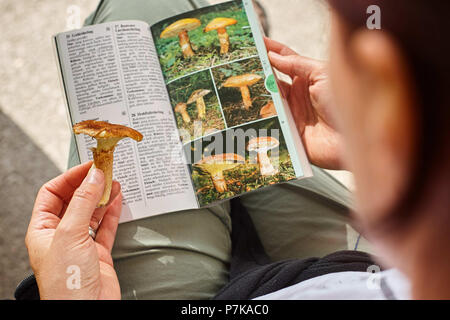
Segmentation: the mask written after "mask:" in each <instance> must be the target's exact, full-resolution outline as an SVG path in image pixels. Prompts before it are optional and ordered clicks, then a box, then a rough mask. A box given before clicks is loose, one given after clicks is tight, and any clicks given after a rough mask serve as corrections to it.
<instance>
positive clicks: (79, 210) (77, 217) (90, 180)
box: [59, 168, 105, 233]
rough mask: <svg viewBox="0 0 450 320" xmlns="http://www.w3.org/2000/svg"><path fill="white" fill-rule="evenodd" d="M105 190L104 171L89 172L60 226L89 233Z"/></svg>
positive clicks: (92, 170)
mask: <svg viewBox="0 0 450 320" xmlns="http://www.w3.org/2000/svg"><path fill="white" fill-rule="evenodd" d="M104 188H105V177H104V175H103V171H102V170H100V169H97V168H92V169H91V170H89V173H88V175H87V176H86V178H84V180H83V182H82V183H81V185H80V186H79V187H78V189H76V190H75V192H74V193H73V196H72V199H71V200H70V203H69V205H68V207H67V210H66V212H65V213H64V216H63V218H62V220H61V222H60V224H59V225H60V226H61V227H62V228H63V229H64V230H71V231H74V232H86V233H87V232H88V227H89V223H90V221H91V217H92V215H93V213H94V210H95V208H96V207H97V205H98V203H99V201H100V199H101V197H102V194H103V189H104Z"/></svg>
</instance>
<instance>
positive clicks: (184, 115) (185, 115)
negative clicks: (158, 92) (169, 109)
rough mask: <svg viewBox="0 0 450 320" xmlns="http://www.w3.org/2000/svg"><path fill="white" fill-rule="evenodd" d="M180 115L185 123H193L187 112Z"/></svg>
mask: <svg viewBox="0 0 450 320" xmlns="http://www.w3.org/2000/svg"><path fill="white" fill-rule="evenodd" d="M180 113H181V117H182V118H183V121H184V122H185V123H189V122H191V117H189V114H188V113H187V111H186V110H184V111H180Z"/></svg>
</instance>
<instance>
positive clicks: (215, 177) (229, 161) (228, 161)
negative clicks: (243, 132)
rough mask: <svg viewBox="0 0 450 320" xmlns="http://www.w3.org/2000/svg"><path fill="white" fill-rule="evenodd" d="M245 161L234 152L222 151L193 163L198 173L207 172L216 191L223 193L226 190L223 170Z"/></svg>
mask: <svg viewBox="0 0 450 320" xmlns="http://www.w3.org/2000/svg"><path fill="white" fill-rule="evenodd" d="M244 162H245V159H244V158H243V157H242V156H240V155H237V154H234V153H224V154H218V155H214V156H209V157H206V158H203V159H202V160H200V161H198V162H197V163H195V164H194V167H195V168H197V169H198V170H199V171H200V173H203V174H205V173H207V174H209V176H210V177H211V179H212V182H213V184H214V187H215V189H216V191H217V192H219V193H224V192H225V191H227V190H228V187H227V183H226V181H225V178H224V176H223V172H224V171H226V170H230V169H233V168H235V167H237V166H239V165H241V164H243V163H244Z"/></svg>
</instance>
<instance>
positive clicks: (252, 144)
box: [247, 137, 280, 176]
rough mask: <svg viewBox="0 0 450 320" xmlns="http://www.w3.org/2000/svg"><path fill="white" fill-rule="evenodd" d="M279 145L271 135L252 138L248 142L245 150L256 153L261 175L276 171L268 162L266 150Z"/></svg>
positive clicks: (271, 174) (271, 173)
mask: <svg viewBox="0 0 450 320" xmlns="http://www.w3.org/2000/svg"><path fill="white" fill-rule="evenodd" d="M279 145H280V142H279V141H278V140H277V139H276V138H273V137H259V138H253V139H251V140H250V141H249V142H248V146H247V150H248V151H250V152H252V151H254V152H256V153H257V154H258V156H257V159H258V164H259V171H260V173H261V175H262V176H273V175H275V174H277V173H278V170H277V169H275V168H274V167H273V165H272V163H271V162H270V158H269V156H268V155H267V152H268V151H269V150H271V149H274V148H276V147H278V146H279Z"/></svg>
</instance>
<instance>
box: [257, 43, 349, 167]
mask: <svg viewBox="0 0 450 320" xmlns="http://www.w3.org/2000/svg"><path fill="white" fill-rule="evenodd" d="M264 42H265V44H266V47H267V51H268V52H269V59H270V62H271V64H272V66H273V67H274V68H276V69H277V70H279V71H280V72H282V73H284V74H286V75H288V76H289V77H290V78H291V79H292V84H289V83H287V82H285V81H279V85H280V90H281V91H282V93H283V95H284V97H285V98H286V99H287V100H288V103H289V107H290V109H291V113H292V116H293V117H294V120H295V124H296V125H297V129H298V131H299V134H300V136H301V138H302V141H303V144H304V147H305V150H306V153H307V155H308V158H309V160H310V161H311V163H313V164H315V165H317V166H319V167H321V168H326V169H332V170H339V169H342V161H341V153H342V141H341V137H340V134H339V132H338V131H337V130H336V124H335V123H334V121H333V115H332V114H333V112H334V111H335V110H334V108H333V102H332V101H333V100H332V99H331V97H330V92H331V91H330V88H329V79H328V73H327V71H326V67H325V65H324V63H323V62H321V61H317V60H313V59H309V58H305V57H302V56H300V55H299V54H298V53H297V52H295V51H293V50H291V49H289V48H288V47H286V46H285V45H283V44H281V43H279V42H276V41H274V40H272V39H269V38H265V39H264Z"/></svg>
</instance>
